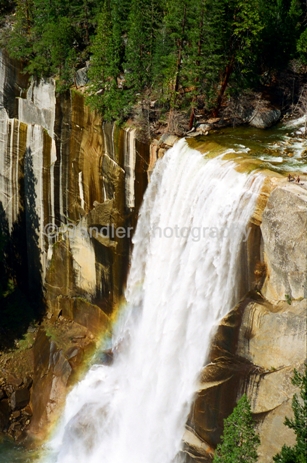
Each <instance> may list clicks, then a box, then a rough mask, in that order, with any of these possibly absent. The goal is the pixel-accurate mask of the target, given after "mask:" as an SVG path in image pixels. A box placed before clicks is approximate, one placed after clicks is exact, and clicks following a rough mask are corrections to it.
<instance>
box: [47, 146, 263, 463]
mask: <svg viewBox="0 0 307 463" xmlns="http://www.w3.org/2000/svg"><path fill="white" fill-rule="evenodd" d="M262 181H263V177H262V175H261V174H259V173H251V174H249V175H248V174H242V173H238V172H237V171H236V169H235V164H234V163H233V162H231V161H223V160H222V159H221V156H218V157H215V158H214V159H207V158H206V157H205V156H203V155H201V154H200V153H199V152H198V151H196V150H192V149H191V148H189V147H188V145H187V143H186V141H185V140H181V141H179V142H178V143H177V144H176V145H175V146H174V147H173V148H172V149H171V150H169V151H168V152H167V153H166V154H165V156H164V158H163V159H161V160H159V161H158V163H157V165H156V167H155V170H154V173H153V175H152V178H151V182H150V185H149V187H148V189H147V192H146V194H145V197H144V202H143V206H142V208H141V211H140V217H139V221H138V226H137V230H136V233H135V236H134V249H133V255H132V263H131V269H130V275H129V280H128V285H127V290H126V299H127V305H126V307H125V308H124V309H123V310H122V313H121V315H120V316H119V318H118V320H117V323H116V324H115V327H114V332H113V338H112V345H113V350H114V352H115V355H114V361H113V364H112V365H110V366H106V365H94V366H93V367H92V368H91V369H90V371H89V372H88V373H87V375H86V377H85V378H84V380H83V381H81V382H80V383H79V384H77V385H76V386H75V388H74V389H73V390H72V392H71V393H70V394H69V396H68V398H67V403H66V408H65V412H64V416H63V418H62V421H61V423H60V425H59V427H58V430H57V432H56V435H55V436H54V438H53V440H52V441H51V442H50V447H51V455H49V457H48V458H47V459H45V460H44V461H48V462H49V461H52V462H57V463H85V462H86V463H101V461H103V462H104V463H126V462H129V463H145V462H146V463H171V462H173V461H180V458H179V457H178V455H179V452H180V448H181V442H182V436H183V433H184V427H185V422H186V419H187V415H188V413H189V409H190V406H191V401H192V398H193V394H194V392H195V387H196V386H195V385H196V381H197V377H198V375H199V373H200V371H201V369H202V367H203V365H204V364H205V363H206V359H207V357H208V351H209V348H210V340H211V337H212V333H213V332H214V330H215V328H216V326H217V323H218V321H219V320H220V319H221V317H223V315H225V314H226V313H227V312H228V311H229V310H230V309H231V308H232V307H233V306H234V305H235V304H236V303H237V302H238V301H239V299H240V297H241V296H242V294H241V292H240V291H244V290H246V289H247V288H243V286H244V285H243V286H242V284H241V270H242V269H241V261H242V259H241V257H242V253H244V252H245V248H246V240H247V238H248V233H249V219H250V216H251V214H252V212H253V210H254V207H255V201H256V199H257V196H258V193H259V190H260V188H261V185H262Z"/></svg>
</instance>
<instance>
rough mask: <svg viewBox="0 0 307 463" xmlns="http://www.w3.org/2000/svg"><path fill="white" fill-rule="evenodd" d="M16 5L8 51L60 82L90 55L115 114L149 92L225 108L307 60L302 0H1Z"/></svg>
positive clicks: (99, 103) (95, 89)
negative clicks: (228, 100)
mask: <svg viewBox="0 0 307 463" xmlns="http://www.w3.org/2000/svg"><path fill="white" fill-rule="evenodd" d="M14 6H15V14H14V16H11V21H12V22H13V27H12V28H11V30H10V31H9V32H6V33H5V34H4V36H5V37H4V38H2V42H3V45H4V46H5V47H6V48H7V50H8V52H9V54H10V55H11V56H12V57H14V58H17V59H20V60H22V61H23V62H24V64H25V69H26V70H27V71H28V72H29V73H30V74H32V75H34V76H37V77H42V76H43V77H44V76H50V75H53V76H56V77H57V78H58V83H59V88H60V89H65V88H67V87H68V86H69V85H71V84H72V83H73V80H74V75H75V72H76V70H77V69H78V68H80V67H82V66H84V65H85V63H86V61H88V60H89V61H90V66H89V77H90V81H91V84H90V85H89V88H88V93H89V96H88V102H89V103H90V105H91V106H92V107H93V108H96V109H98V110H100V111H101V112H102V113H103V114H104V117H105V118H106V119H107V120H112V119H121V120H124V119H126V118H128V117H129V116H130V114H131V108H132V106H133V105H134V104H135V103H136V102H142V105H143V104H144V102H145V103H146V104H147V106H148V101H149V100H155V101H157V105H158V107H159V108H162V109H164V110H166V111H168V110H170V109H173V110H177V109H186V110H190V109H192V111H193V108H194V107H201V108H202V109H204V110H205V111H211V112H212V113H213V115H217V114H218V111H219V108H220V106H221V104H222V102H223V98H224V96H225V95H226V94H227V93H230V94H235V93H239V92H241V91H242V90H243V89H246V88H253V87H255V86H256V85H258V84H259V82H260V81H261V80H262V81H263V79H264V76H265V78H266V79H267V76H273V75H274V73H275V72H276V71H277V70H280V69H283V68H285V67H286V66H287V64H288V62H289V60H290V59H293V58H296V59H297V60H301V63H307V31H306V2H305V1H303V0H250V1H249V2H246V1H244V0H189V1H187V0H182V1H181V2H178V1H175V0H130V1H128V0H97V1H94V0H75V2H70V1H69V0H64V1H63V0H15V3H14V2H13V0H10V2H7V0H0V14H1V15H2V17H4V16H5V15H7V14H8V11H9V10H10V9H11V10H12V8H14Z"/></svg>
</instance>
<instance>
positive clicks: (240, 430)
mask: <svg viewBox="0 0 307 463" xmlns="http://www.w3.org/2000/svg"><path fill="white" fill-rule="evenodd" d="M221 441H222V442H221V443H220V444H219V445H218V446H217V448H216V451H215V454H214V459H213V463H253V462H256V461H257V458H258V455H257V447H258V445H259V443H260V440H259V437H258V434H257V433H256V432H255V429H254V423H253V418H252V413H251V408H250V404H249V402H248V399H247V397H246V395H245V394H244V395H243V396H242V397H241V398H240V400H239V401H238V403H237V406H236V407H235V408H234V410H233V412H232V413H231V415H230V416H229V417H228V418H226V419H225V420H224V433H223V436H222V437H221Z"/></svg>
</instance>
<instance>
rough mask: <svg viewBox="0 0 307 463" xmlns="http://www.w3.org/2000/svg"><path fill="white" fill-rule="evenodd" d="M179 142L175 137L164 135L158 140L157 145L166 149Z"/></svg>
mask: <svg viewBox="0 0 307 463" xmlns="http://www.w3.org/2000/svg"><path fill="white" fill-rule="evenodd" d="M178 140H180V138H179V137H176V135H171V134H169V133H164V134H163V135H162V137H161V138H160V140H159V145H160V146H164V145H165V146H166V147H169V148H170V147H172V146H174V144H175V143H176V142H177V141H178Z"/></svg>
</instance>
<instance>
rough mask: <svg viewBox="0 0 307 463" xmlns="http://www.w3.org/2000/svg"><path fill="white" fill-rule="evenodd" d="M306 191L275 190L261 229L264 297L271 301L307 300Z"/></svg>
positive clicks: (296, 187)
mask: <svg viewBox="0 0 307 463" xmlns="http://www.w3.org/2000/svg"><path fill="white" fill-rule="evenodd" d="M306 230H307V191H306V190H304V189H303V188H302V187H301V186H299V185H294V184H292V183H288V184H286V185H283V186H281V187H279V188H276V189H275V190H274V191H273V192H272V194H271V196H270V198H269V201H268V204H267V207H266V209H265V211H264V214H263V222H262V225H261V231H262V236H263V240H264V261H265V263H266V266H267V277H266V280H265V284H264V287H263V294H264V296H265V297H266V298H267V299H268V300H270V301H272V302H276V301H279V300H285V299H286V296H287V298H290V299H300V298H304V297H305V298H306V297H307V284H306V283H307V238H306Z"/></svg>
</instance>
